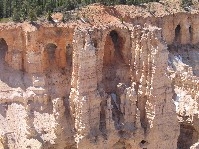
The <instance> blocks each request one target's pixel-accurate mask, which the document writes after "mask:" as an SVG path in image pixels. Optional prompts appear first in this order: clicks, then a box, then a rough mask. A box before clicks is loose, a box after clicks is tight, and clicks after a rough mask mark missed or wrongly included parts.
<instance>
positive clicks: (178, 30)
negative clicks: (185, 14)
mask: <svg viewBox="0 0 199 149" xmlns="http://www.w3.org/2000/svg"><path fill="white" fill-rule="evenodd" d="M180 40H181V26H180V25H179V24H178V25H177V26H176V28H175V39H174V42H176V43H180Z"/></svg>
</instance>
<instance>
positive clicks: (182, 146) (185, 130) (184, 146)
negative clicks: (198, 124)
mask: <svg viewBox="0 0 199 149" xmlns="http://www.w3.org/2000/svg"><path fill="white" fill-rule="evenodd" d="M198 139H199V133H198V132H197V131H196V130H195V128H194V127H193V126H192V125H190V124H180V135H179V137H178V148H179V149H188V148H190V147H191V146H192V145H193V144H195V143H196V142H197V141H198Z"/></svg>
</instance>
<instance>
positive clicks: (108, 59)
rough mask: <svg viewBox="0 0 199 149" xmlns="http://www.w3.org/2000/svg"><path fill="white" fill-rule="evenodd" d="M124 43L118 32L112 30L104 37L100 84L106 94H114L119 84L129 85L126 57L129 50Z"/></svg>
mask: <svg viewBox="0 0 199 149" xmlns="http://www.w3.org/2000/svg"><path fill="white" fill-rule="evenodd" d="M126 41H127V38H126V37H124V36H122V35H121V33H120V32H119V31H118V30H112V31H110V32H109V33H108V34H107V36H106V39H105V45H104V56H103V68H102V84H103V87H104V91H105V92H107V93H115V91H116V87H117V85H118V84H119V83H125V84H128V85H129V84H130V77H129V76H130V74H129V73H130V67H129V58H128V57H127V53H128V50H129V49H127V46H126V45H125V44H126ZM129 55H130V53H129Z"/></svg>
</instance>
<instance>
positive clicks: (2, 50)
mask: <svg viewBox="0 0 199 149" xmlns="http://www.w3.org/2000/svg"><path fill="white" fill-rule="evenodd" d="M7 52H8V45H7V43H6V41H5V40H4V39H3V38H0V60H1V61H2V60H3V61H5V56H6V53H7Z"/></svg>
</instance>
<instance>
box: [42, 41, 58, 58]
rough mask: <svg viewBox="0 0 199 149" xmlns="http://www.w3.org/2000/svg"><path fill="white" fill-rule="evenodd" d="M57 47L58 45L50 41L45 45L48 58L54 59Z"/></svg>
mask: <svg viewBox="0 0 199 149" xmlns="http://www.w3.org/2000/svg"><path fill="white" fill-rule="evenodd" d="M56 49H57V46H56V45H55V44H53V43H48V44H47V45H46V46H45V51H46V52H47V53H48V59H49V60H50V61H51V60H54V59H55V50H56Z"/></svg>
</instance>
